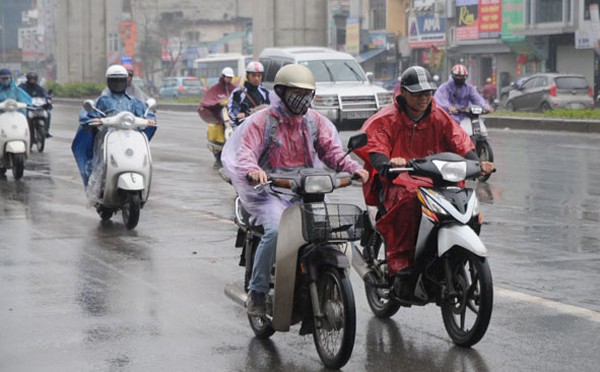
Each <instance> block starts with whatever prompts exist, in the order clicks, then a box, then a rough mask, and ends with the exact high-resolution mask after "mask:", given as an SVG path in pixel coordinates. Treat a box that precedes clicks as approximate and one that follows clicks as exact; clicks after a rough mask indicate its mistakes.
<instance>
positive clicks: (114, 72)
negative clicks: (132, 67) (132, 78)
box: [106, 65, 128, 78]
mask: <svg viewBox="0 0 600 372" xmlns="http://www.w3.org/2000/svg"><path fill="white" fill-rule="evenodd" d="M127 76H128V74H127V69H126V68H125V66H121V65H112V66H110V67H109V68H107V69H106V77H107V78H109V77H127Z"/></svg>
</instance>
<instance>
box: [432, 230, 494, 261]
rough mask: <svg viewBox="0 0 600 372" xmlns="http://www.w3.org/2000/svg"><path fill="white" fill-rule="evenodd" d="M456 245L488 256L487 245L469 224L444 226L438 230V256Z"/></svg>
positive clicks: (479, 254)
mask: <svg viewBox="0 0 600 372" xmlns="http://www.w3.org/2000/svg"><path fill="white" fill-rule="evenodd" d="M454 246H459V247H463V248H465V249H466V250H468V251H471V252H473V253H475V254H476V255H478V256H480V257H487V256H488V252H487V248H486V247H485V245H483V242H482V241H481V239H479V236H478V235H477V234H475V231H473V229H471V228H470V227H469V226H467V225H447V226H442V227H441V228H440V230H439V231H438V256H439V257H441V256H442V255H443V254H444V253H446V252H447V251H449V250H450V248H452V247H454Z"/></svg>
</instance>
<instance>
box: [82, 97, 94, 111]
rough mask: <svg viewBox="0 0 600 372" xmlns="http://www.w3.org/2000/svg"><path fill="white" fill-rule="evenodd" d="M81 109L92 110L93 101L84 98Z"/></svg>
mask: <svg viewBox="0 0 600 372" xmlns="http://www.w3.org/2000/svg"><path fill="white" fill-rule="evenodd" d="M83 109H84V110H85V111H87V112H92V111H94V109H95V107H94V101H93V100H91V99H86V100H85V101H83Z"/></svg>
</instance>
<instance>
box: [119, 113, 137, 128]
mask: <svg viewBox="0 0 600 372" xmlns="http://www.w3.org/2000/svg"><path fill="white" fill-rule="evenodd" d="M133 123H135V117H134V116H133V115H131V114H127V115H123V118H122V119H121V125H122V126H124V127H132V126H133Z"/></svg>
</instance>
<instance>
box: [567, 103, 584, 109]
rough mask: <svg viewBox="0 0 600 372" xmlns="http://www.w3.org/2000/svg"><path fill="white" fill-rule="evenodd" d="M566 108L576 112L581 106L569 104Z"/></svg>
mask: <svg viewBox="0 0 600 372" xmlns="http://www.w3.org/2000/svg"><path fill="white" fill-rule="evenodd" d="M568 108H570V109H573V110H578V109H582V108H583V105H582V104H581V103H571V104H569V105H568Z"/></svg>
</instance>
